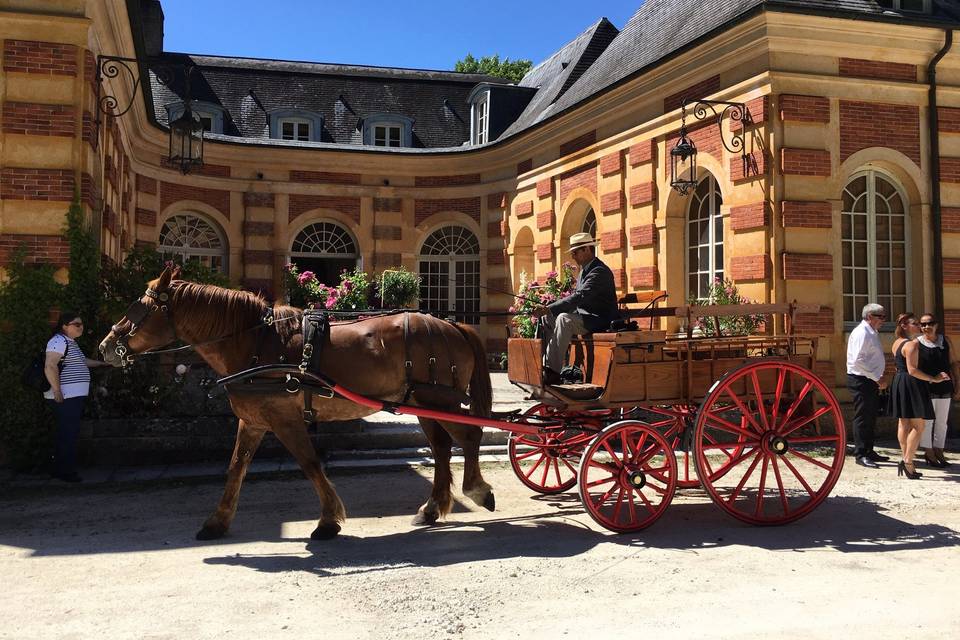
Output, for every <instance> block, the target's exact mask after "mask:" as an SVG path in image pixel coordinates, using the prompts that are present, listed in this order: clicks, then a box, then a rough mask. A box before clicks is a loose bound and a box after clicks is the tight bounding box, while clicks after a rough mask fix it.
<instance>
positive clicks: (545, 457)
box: [526, 453, 547, 479]
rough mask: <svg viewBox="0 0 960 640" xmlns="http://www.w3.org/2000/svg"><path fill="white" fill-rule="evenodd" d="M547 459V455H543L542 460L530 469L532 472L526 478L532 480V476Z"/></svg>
mask: <svg viewBox="0 0 960 640" xmlns="http://www.w3.org/2000/svg"><path fill="white" fill-rule="evenodd" d="M546 459H547V454H545V453H541V455H540V458H539V459H538V460H537V462H536V464H534V465H533V466H532V467H530V471H528V472H527V473H526V476H527V478H528V479H529V478H530V476H532V475H533V474H534V472H535V471H536V470H537V467H539V466H540V465H541V463H543V461H544V460H546Z"/></svg>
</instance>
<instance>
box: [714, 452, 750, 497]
mask: <svg viewBox="0 0 960 640" xmlns="http://www.w3.org/2000/svg"><path fill="white" fill-rule="evenodd" d="M756 453H757V455H756V456H755V457H754V458H753V463H751V465H750V467H749V468H748V469H747V472H746V473H745V474H743V477H742V478H740V484H738V485H737V487H736V489H734V490H733V493H731V494H730V496H729V497H728V498H727V504H733V501H734V500H736V499H737V496H738V495H740V491H742V490H743V485H745V484H746V483H747V480H748V479H749V478H750V475H751V474H752V473H753V470H754V469H756V468H757V463H758V462H760V457H761V452H759V451H757V452H756ZM711 480H714V478H712V477H711Z"/></svg>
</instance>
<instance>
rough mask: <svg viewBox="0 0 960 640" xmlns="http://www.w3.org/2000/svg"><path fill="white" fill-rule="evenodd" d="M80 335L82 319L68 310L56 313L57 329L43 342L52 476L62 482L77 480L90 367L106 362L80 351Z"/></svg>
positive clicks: (81, 332)
mask: <svg viewBox="0 0 960 640" xmlns="http://www.w3.org/2000/svg"><path fill="white" fill-rule="evenodd" d="M81 335H83V320H82V319H81V318H80V316H79V315H77V314H76V313H73V312H70V311H64V312H63V313H61V314H60V319H59V321H58V322H57V329H56V331H55V332H54V334H53V336H52V337H51V338H50V340H49V342H47V356H46V360H45V363H44V365H45V366H44V373H45V374H46V376H47V381H48V382H49V383H50V389H49V390H48V391H46V392H45V393H44V394H43V397H44V398H46V399H47V400H49V401H50V405H51V406H52V407H53V413H54V415H55V416H56V419H57V442H56V453H55V455H54V467H53V476H54V477H55V478H59V479H60V480H63V481H64V482H80V476H78V475H77V438H78V437H79V435H80V418H81V417H82V416H83V405H84V403H85V402H86V399H87V395H88V394H89V393H90V367H101V366H107V363H106V362H101V361H100V360H92V359H90V358H87V357H86V356H84V355H83V351H81V350H80V346H79V345H78V344H77V343H76V339H77V338H79V337H80V336H81Z"/></svg>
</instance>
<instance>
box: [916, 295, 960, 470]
mask: <svg viewBox="0 0 960 640" xmlns="http://www.w3.org/2000/svg"><path fill="white" fill-rule="evenodd" d="M939 327H940V323H938V322H937V319H936V318H935V317H934V315H933V314H932V313H925V314H923V315H922V316H920V329H921V331H923V335H922V336H920V337H919V338H917V348H918V349H919V358H918V360H919V365H918V366H919V367H920V370H921V371H923V372H924V373H926V374H929V375H931V376H937V375H939V374H940V372H942V371H946V372H947V373H949V374H951V378H956V377H957V376H956V375H953V374H955V373H956V367H957V366H958V363H957V360H956V357H957V354H956V352H955V351H954V350H953V345H952V344H951V343H950V339H949V338H947V336H945V335H943V333H941V332H940V331H939ZM958 394H960V387H955V386H954V383H953V381H952V380H947V381H944V382H933V383H931V384H930V398H931V399H932V401H933V413H934V415H935V416H936V418H934V419H933V420H927V421H925V423H924V429H923V435H922V436H921V437H920V447H921V448H923V457H924V459H925V460H926V462H927V465H928V466H931V467H936V468H939V469H943V468H945V467H948V466H950V463H949V462H947V459H946V458H944V456H943V445H944V442H945V441H946V437H947V417H948V416H949V415H950V402H951V400H957V399H958V398H957V396H958Z"/></svg>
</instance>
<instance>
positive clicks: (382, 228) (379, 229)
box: [373, 224, 403, 240]
mask: <svg viewBox="0 0 960 640" xmlns="http://www.w3.org/2000/svg"><path fill="white" fill-rule="evenodd" d="M373 239H374V240H402V239H403V228H402V227H400V226H397V225H387V224H375V225H373Z"/></svg>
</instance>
